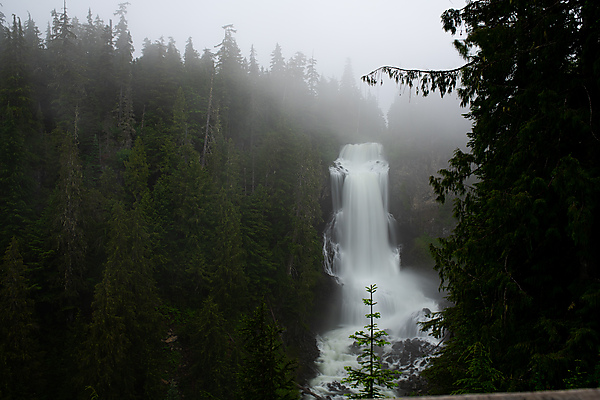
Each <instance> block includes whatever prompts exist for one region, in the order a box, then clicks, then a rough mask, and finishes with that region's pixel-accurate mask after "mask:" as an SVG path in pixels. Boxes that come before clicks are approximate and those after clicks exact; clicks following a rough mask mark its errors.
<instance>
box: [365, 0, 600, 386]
mask: <svg viewBox="0 0 600 400" xmlns="http://www.w3.org/2000/svg"><path fill="white" fill-rule="evenodd" d="M441 19H442V25H443V28H444V30H446V31H448V32H450V33H451V34H456V35H458V38H457V39H456V40H455V47H456V49H457V50H458V52H459V53H460V55H461V56H462V57H463V58H464V60H465V64H464V65H463V66H461V67H458V68H456V69H454V70H445V71H423V70H407V69H401V68H397V67H383V68H380V69H378V70H375V71H373V73H370V74H368V75H367V76H365V77H364V79H365V80H366V81H367V82H369V83H372V84H373V83H378V82H379V81H381V80H382V79H384V78H385V79H387V78H391V79H392V80H394V81H395V82H397V83H399V84H401V85H407V86H409V87H411V88H413V89H415V90H416V91H417V92H419V93H422V94H424V95H427V94H429V93H431V92H439V93H440V94H441V95H442V96H444V95H446V94H448V93H450V92H453V91H454V90H456V91H457V92H458V95H459V97H460V99H461V101H462V103H463V105H464V106H465V107H469V112H468V114H467V117H468V118H469V119H470V120H471V121H472V122H473V126H472V130H471V132H469V133H468V134H467V136H468V139H469V140H468V143H467V149H466V150H463V149H458V150H456V151H455V152H454V155H453V156H452V158H451V159H450V161H449V163H450V164H449V167H448V168H443V169H441V170H440V171H439V173H438V174H436V175H434V176H432V177H431V179H430V183H431V185H432V187H433V189H434V192H435V194H436V196H437V200H439V201H440V202H442V203H444V202H449V203H452V207H453V214H454V216H455V218H456V223H457V224H456V226H455V227H454V229H453V231H452V232H451V234H450V235H449V236H447V237H443V238H441V239H439V241H437V242H435V243H432V245H431V247H430V248H431V251H432V254H433V256H434V259H435V268H436V269H437V271H438V272H439V275H440V278H441V280H442V285H441V287H442V289H444V290H445V291H446V293H447V299H448V300H449V301H450V307H447V308H445V309H444V310H443V311H441V312H439V313H437V314H436V315H435V317H434V318H433V319H432V320H431V321H430V322H429V323H426V324H425V326H424V327H425V328H426V329H429V330H431V331H432V332H433V334H435V335H437V336H438V337H440V338H443V342H444V346H443V347H442V348H441V349H440V352H439V354H438V355H437V357H435V358H434V359H433V360H432V363H431V365H430V366H429V368H428V369H427V370H426V371H425V373H424V375H425V376H426V377H427V378H428V380H429V383H430V388H429V390H430V392H431V393H472V392H478V393H482V392H483V393H487V392H496V391H534V390H554V389H572V388H581V387H587V388H589V387H599V386H600V266H599V260H600V253H599V249H600V246H599V245H598V243H599V242H600V213H599V209H598V206H599V205H600V118H599V114H600V113H599V112H598V111H599V109H600V3H599V2H597V1H585V0H583V1H579V0H564V1H555V0H535V1H529V0H528V1H522V0H510V1H503V0H481V1H475V0H473V1H467V2H466V5H465V6H464V7H463V8H460V9H449V10H447V11H445V12H444V13H443V14H442V17H441Z"/></svg>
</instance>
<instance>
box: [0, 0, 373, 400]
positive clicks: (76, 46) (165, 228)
mask: <svg viewBox="0 0 600 400" xmlns="http://www.w3.org/2000/svg"><path fill="white" fill-rule="evenodd" d="M127 6H128V3H122V4H119V5H118V9H117V11H116V13H115V15H116V19H115V25H113V24H112V23H110V22H108V23H105V22H104V21H103V20H102V19H101V18H100V17H99V16H94V14H93V13H92V11H91V10H90V11H89V12H88V14H87V17H85V16H84V18H81V19H78V18H74V17H72V16H71V15H70V14H69V12H68V10H67V9H63V8H61V9H60V11H58V12H57V11H54V12H52V13H51V15H50V17H51V21H50V24H49V28H48V31H47V35H46V37H45V39H41V35H40V33H39V30H38V29H37V27H36V25H35V23H34V21H33V20H32V19H31V18H29V19H28V20H27V22H26V23H25V25H24V27H23V26H22V25H21V22H20V20H19V19H18V17H15V18H13V19H12V21H5V20H4V19H0V25H1V29H0V186H1V188H2V190H0V245H2V248H3V249H6V248H8V247H9V244H10V243H11V239H12V237H13V236H16V237H17V238H20V239H21V240H22V243H21V244H22V245H21V246H20V254H21V255H22V259H24V260H25V261H24V264H26V265H28V266H29V267H30V268H29V269H28V268H25V267H23V264H22V263H20V261H17V262H16V264H14V265H17V267H15V268H16V269H15V268H13V269H11V271H13V272H14V271H17V272H16V274H17V275H19V276H21V277H22V279H21V278H19V279H17V281H18V284H16V283H15V286H14V287H13V286H10V287H11V288H13V289H14V288H18V290H17V292H18V293H19V296H20V297H19V299H20V300H19V301H20V304H21V305H22V308H23V310H25V311H23V313H22V314H21V316H20V317H19V318H22V319H20V320H18V321H17V319H18V318H17V317H16V316H14V315H13V317H14V318H16V319H15V322H14V326H15V327H17V328H18V329H17V328H15V332H18V333H19V335H21V337H22V340H23V343H25V342H27V343H28V346H29V344H30V346H29V347H28V348H27V349H26V350H23V349H24V346H21V347H19V349H21V350H23V351H22V355H23V354H25V355H23V359H22V360H21V359H19V360H20V361H18V362H17V361H15V360H16V359H15V356H14V354H16V353H18V352H19V351H21V350H19V349H16V348H15V349H12V350H11V349H9V348H8V347H6V346H5V347H3V348H2V350H1V351H0V359H2V360H8V361H6V364H2V366H1V368H3V369H2V371H3V377H2V379H3V380H2V382H3V385H4V384H5V383H6V385H4V386H2V390H3V392H2V394H1V395H0V397H3V398H4V397H7V396H9V395H8V394H6V393H8V392H5V391H4V390H6V391H11V393H13V392H14V390H17V388H22V387H25V386H27V390H28V391H23V392H22V394H24V395H26V396H25V397H27V398H35V396H36V394H37V393H42V394H43V396H44V397H45V398H52V399H63V398H68V399H71V398H75V397H81V398H88V397H91V398H94V397H97V398H101V399H110V398H119V399H121V398H144V399H163V398H177V397H178V396H179V397H180V398H183V397H185V398H194V396H195V397H198V398H206V397H213V398H231V397H234V396H235V395H236V394H237V390H238V388H239V385H238V384H237V378H238V376H239V375H238V373H239V372H240V371H241V370H242V367H241V366H240V354H241V352H242V342H243V340H242V339H240V336H239V335H238V333H239V332H238V331H237V330H236V328H237V327H238V326H239V325H240V323H241V321H242V320H243V319H244V318H245V317H246V316H248V315H249V314H250V313H252V310H254V309H255V307H257V306H258V305H260V304H261V303H262V302H263V300H264V301H265V302H266V303H267V304H270V305H271V307H270V314H269V318H270V319H272V320H273V321H278V324H279V325H278V326H280V327H281V329H282V330H283V332H280V328H279V327H277V328H275V327H274V326H275V325H277V324H275V323H273V325H272V326H271V325H270V324H267V323H266V321H264V320H263V322H260V323H262V324H263V326H262V327H260V329H259V333H260V332H262V334H264V335H267V336H269V337H270V339H269V340H270V343H271V345H272V347H271V348H270V350H269V351H270V352H271V353H272V355H273V356H274V357H275V358H274V359H273V360H279V361H277V362H276V363H275V364H277V363H279V364H277V366H276V369H275V370H274V371H275V372H274V374H275V376H274V377H273V379H275V381H277V382H279V383H277V384H276V385H279V386H278V387H279V389H275V392H277V394H278V395H281V396H283V397H296V388H295V387H294V386H290V385H289V383H290V382H291V381H290V380H289V379H291V377H295V374H296V373H298V371H299V370H300V368H302V369H303V370H304V371H306V370H308V369H309V368H308V366H309V365H310V363H311V362H312V361H313V359H312V358H311V357H312V356H313V355H314V353H315V352H316V349H314V348H312V347H311V346H314V340H313V339H314V338H313V337H312V335H313V334H312V333H311V326H310V324H311V316H312V313H313V298H314V291H315V290H316V289H315V288H316V287H317V285H318V283H319V282H320V278H321V276H322V273H321V269H320V263H321V258H322V256H321V246H320V236H319V232H318V230H319V228H320V224H321V222H322V221H321V220H322V215H321V201H322V200H323V199H322V192H323V187H324V185H325V184H326V180H325V176H326V174H325V173H324V172H325V171H324V167H323V165H328V164H329V162H330V161H331V160H330V157H329V155H330V154H333V153H335V152H336V151H337V149H338V145H339V143H338V140H337V139H336V138H334V137H332V136H331V135H328V134H329V133H331V132H333V131H337V130H338V129H337V128H336V125H341V123H340V122H339V121H335V119H334V118H332V119H329V118H326V115H325V113H324V112H323V111H322V110H321V109H322V108H324V107H325V106H326V105H327V104H329V102H332V103H336V102H337V101H338V100H339V99H340V97H342V96H343V97H345V98H348V96H349V94H348V93H347V92H344V93H342V92H341V91H340V90H339V87H338V86H337V85H336V84H331V85H323V86H320V84H321V78H320V77H319V74H318V71H317V69H316V68H315V66H316V60H314V59H313V60H310V61H307V60H306V56H305V55H303V54H302V53H296V54H295V55H294V56H293V57H292V58H291V59H290V61H289V62H285V58H283V50H282V49H281V48H279V53H280V57H281V59H279V60H278V64H279V65H278V68H277V72H276V73H275V71H273V73H271V72H269V71H268V70H266V69H265V68H263V67H261V66H259V65H258V63H257V61H256V54H254V53H253V55H251V59H250V62H249V63H248V62H246V60H245V58H244V56H243V55H242V51H241V50H240V48H239V47H238V45H237V43H236V40H235V29H234V28H233V27H232V26H225V27H224V38H223V41H222V43H221V44H220V45H218V46H217V48H216V49H215V50H214V53H213V52H211V51H210V50H205V51H204V52H203V53H202V55H200V54H198V52H196V50H195V49H194V47H193V43H192V41H191V39H190V40H189V41H188V44H187V45H186V48H185V53H184V60H182V57H181V54H180V53H179V50H178V49H177V46H176V43H175V42H174V41H173V40H172V39H171V40H163V39H158V40H154V41H152V40H147V41H145V42H144V45H143V48H142V52H141V56H139V57H138V58H136V59H134V49H133V42H132V37H131V34H130V32H129V28H128V25H127V19H126V16H127ZM309 70H310V74H309V75H310V76H307V72H308V71H309ZM281 83H283V84H285V85H282V84H281ZM324 87H327V95H324V94H323V95H322V96H321V93H320V91H321V89H322V88H324ZM271 89H273V90H271ZM271 91H276V92H277V94H278V98H276V99H275V98H273V96H271V93H270V92H271ZM354 95H356V96H358V97H359V99H358V100H357V101H358V103H360V102H361V101H364V99H362V97H361V95H360V93H354V94H353V96H354ZM318 101H322V103H319V104H318ZM350 103H352V104H353V105H356V104H358V103H357V102H353V101H350ZM346 112H347V110H346ZM339 114H340V115H342V116H343V115H344V112H343V111H340V113H339ZM373 115H375V117H374V118H373V120H377V123H373V125H378V126H379V124H380V123H382V122H383V119H382V118H379V117H380V116H379V115H377V114H376V113H374V114H373ZM378 118H379V119H378ZM368 130H371V129H370V128H368V127H366V126H365V127H364V131H368ZM374 130H375V129H374ZM11 246H12V245H11ZM15 249H16V247H14V246H12V247H10V250H11V251H16V250H15ZM11 254H12V253H11ZM14 259H15V260H20V258H19V257H16V258H14ZM11 265H12V264H11ZM7 268H8V267H7ZM11 268H12V267H11ZM27 282H31V283H27ZM3 285H4V283H3ZM23 285H25V287H23ZM8 287H9V285H8V284H7V285H6V286H3V287H2V290H3V294H4V293H6V290H4V289H5V288H8ZM31 288H35V289H36V290H30V289H31ZM11 290H12V289H11ZM15 290H16V289H15ZM17 292H15V293H17ZM11 293H12V292H11ZM4 299H5V298H3V301H4ZM161 305H162V306H161ZM5 310H9V308H3V309H2V312H4V311H5ZM158 310H162V311H164V310H168V312H167V311H165V312H164V313H163V314H160V313H159V311H158ZM165 316H168V317H170V318H164V317H165ZM13 317H11V318H13ZM263 317H264V316H263ZM3 318H4V316H3ZM6 318H8V317H6ZM4 326H5V327H6V326H7V325H6V324H5V325H4ZM167 333H168V335H167ZM177 335H179V337H180V339H176V337H177ZM248 335H249V336H247V337H246V336H245V338H247V339H248V340H250V341H252V340H257V339H256V337H255V338H254V339H252V335H251V334H250V333H249V331H248ZM5 337H8V336H6V335H5ZM11 337H12V336H11ZM165 337H167V338H168V340H169V342H168V343H166V342H161V339H163V340H165V341H166V340H167V339H165ZM282 342H283V343H285V346H286V347H285V349H284V348H283V346H282V345H281V343H282ZM2 343H3V346H4V342H2ZM15 343H17V342H15ZM19 346H20V345H19ZM9 347H10V346H9ZM307 347H311V348H312V349H313V350H315V351H312V352H307V351H304V349H306V348H307ZM250 353H251V352H249V353H248V354H247V355H248V358H247V361H248V362H250V361H249V360H250V359H252V357H254V356H252V355H251V354H250ZM284 355H286V356H292V357H297V358H298V359H299V360H300V362H301V365H300V366H299V368H296V366H294V367H293V368H289V365H288V364H287V362H286V361H284ZM278 357H279V358H278ZM25 360H26V361H25ZM30 361H31V362H30ZM17 364H18V365H17ZM8 365H10V366H11V367H10V372H6V371H7V369H6V368H9V367H8ZM12 365H17V367H18V369H19V368H20V369H21V370H22V371H24V373H22V374H19V376H16V375H15V374H14V372H13V368H12ZM4 372H6V373H5V374H4ZM298 374H299V373H298ZM5 378H6V379H5ZM27 378H29V379H30V380H35V384H34V383H31V384H26V382H25V381H24V380H25V379H27ZM262 378H265V379H267V378H269V377H268V376H267V377H264V376H263V377H261V379H262ZM304 379H306V377H305V376H304ZM9 380H10V382H9ZM11 385H12V386H11ZM245 385H247V387H249V386H248V385H251V382H248V381H246V383H245ZM9 386H10V388H9ZM254 387H256V386H254ZM38 389H39V390H38ZM15 393H16V392H15ZM9 398H10V397H9Z"/></svg>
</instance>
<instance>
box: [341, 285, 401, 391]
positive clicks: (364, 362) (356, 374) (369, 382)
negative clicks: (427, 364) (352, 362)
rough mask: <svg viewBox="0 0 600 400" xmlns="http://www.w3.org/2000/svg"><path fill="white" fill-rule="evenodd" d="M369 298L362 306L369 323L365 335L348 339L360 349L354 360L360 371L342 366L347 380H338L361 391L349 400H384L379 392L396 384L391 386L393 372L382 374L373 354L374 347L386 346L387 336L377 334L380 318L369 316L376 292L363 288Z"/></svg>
mask: <svg viewBox="0 0 600 400" xmlns="http://www.w3.org/2000/svg"><path fill="white" fill-rule="evenodd" d="M366 289H367V292H369V294H370V297H369V298H367V299H363V303H365V305H367V306H369V313H368V314H366V315H365V316H366V317H367V318H368V319H369V324H368V325H365V329H366V332H365V331H356V332H355V333H354V334H353V335H350V336H349V337H350V338H351V339H354V340H355V341H356V343H357V344H358V346H359V347H361V348H363V350H362V352H361V354H360V355H359V356H358V363H359V365H360V367H359V368H358V369H354V368H352V367H349V366H346V367H344V369H345V370H346V371H347V372H348V376H347V377H346V378H344V379H342V383H349V384H350V386H351V387H353V388H357V387H359V386H360V387H361V389H360V392H359V393H351V394H349V396H350V398H353V399H374V398H379V397H384V396H383V394H382V393H381V389H382V388H384V387H385V388H388V389H392V388H394V387H395V386H397V384H396V383H395V382H393V379H394V378H395V377H396V374H395V372H393V371H390V370H384V369H383V368H382V366H381V358H380V357H379V356H378V355H377V354H376V353H375V347H376V346H378V347H383V346H384V345H386V344H390V343H389V342H387V341H386V340H385V339H384V338H385V337H386V336H387V333H386V332H385V331H384V330H379V328H378V327H377V323H376V322H375V320H376V319H377V318H380V317H381V314H380V313H379V312H373V306H375V304H377V302H375V301H373V293H375V292H376V291H377V285H370V286H367V287H366Z"/></svg>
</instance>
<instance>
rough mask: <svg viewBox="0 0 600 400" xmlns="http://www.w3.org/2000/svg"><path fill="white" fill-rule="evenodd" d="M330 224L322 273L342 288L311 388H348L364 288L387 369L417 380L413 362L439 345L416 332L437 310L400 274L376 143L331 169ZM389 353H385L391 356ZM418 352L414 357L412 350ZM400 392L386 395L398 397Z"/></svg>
mask: <svg viewBox="0 0 600 400" xmlns="http://www.w3.org/2000/svg"><path fill="white" fill-rule="evenodd" d="M329 170H330V174H331V191H332V199H333V216H332V219H331V221H330V223H329V226H328V228H327V230H326V232H325V235H324V249H323V251H324V255H325V271H326V272H327V273H328V274H329V275H331V276H333V277H335V279H336V281H337V282H338V284H339V285H340V292H341V297H342V298H341V301H340V309H339V310H337V311H336V313H335V314H337V315H338V316H339V325H338V326H337V327H336V328H334V329H333V330H330V331H328V332H325V333H324V334H322V335H321V336H320V337H318V346H319V350H320V356H319V359H318V360H317V367H318V369H319V374H318V375H317V376H316V377H315V378H314V379H313V380H312V381H311V382H310V387H311V390H313V391H314V392H315V393H317V394H318V395H319V396H323V397H326V396H330V397H331V398H334V399H335V398H343V395H344V393H347V392H348V390H349V385H348V384H345V385H343V384H341V383H340V381H341V380H342V379H343V378H344V377H345V376H346V371H345V370H344V367H345V366H352V367H354V368H357V367H358V362H357V359H356V356H357V354H358V352H359V351H360V350H359V349H356V348H355V347H353V341H352V339H349V338H348V336H349V335H351V334H353V333H354V332H355V331H357V330H363V329H364V326H365V325H367V323H368V321H367V319H366V318H365V314H367V313H368V312H369V310H368V308H367V306H365V304H364V303H363V301H362V299H363V298H366V297H368V293H367V292H366V290H365V287H366V286H369V285H371V284H376V285H377V288H378V289H377V292H376V293H375V294H374V298H373V300H374V301H376V302H377V305H376V306H375V309H374V311H379V312H380V313H381V318H380V319H379V320H378V321H377V323H378V327H379V328H380V329H384V330H385V331H386V332H387V333H388V335H389V337H388V341H389V342H391V344H390V345H389V346H386V348H384V349H383V350H382V352H381V354H380V355H381V357H382V360H383V361H384V366H385V367H387V368H390V369H395V370H397V371H399V372H402V371H404V374H401V375H400V378H399V379H400V380H401V379H406V376H407V372H406V371H410V373H413V374H414V373H417V374H418V372H419V370H420V368H422V366H423V365H424V359H422V358H420V357H419V356H418V355H419V354H421V353H423V354H425V353H427V350H429V351H431V349H432V348H433V347H435V345H436V344H437V342H436V340H435V339H433V338H431V337H429V336H427V334H425V333H423V332H420V331H419V329H418V322H419V321H423V320H425V319H426V318H427V315H428V314H429V312H430V311H437V310H438V307H439V305H438V304H437V302H436V301H435V300H433V299H431V298H428V297H427V296H426V295H425V294H424V291H423V289H422V287H423V282H422V278H421V277H420V276H419V275H416V274H415V273H413V272H411V271H409V270H405V269H403V268H401V264H400V246H399V244H398V243H397V241H396V235H395V231H396V228H395V220H394V218H393V216H392V215H391V214H390V213H389V212H388V171H389V165H388V162H387V161H386V160H385V158H384V157H383V148H382V145H381V144H379V143H363V144H349V145H346V146H344V147H343V148H342V150H341V152H340V155H339V158H338V159H337V160H336V161H335V162H334V165H333V166H331V167H330V168H329ZM388 347H389V348H388ZM415 349H416V350H415ZM397 394H398V392H396V393H394V392H387V393H386V395H389V396H390V397H391V396H395V395H397Z"/></svg>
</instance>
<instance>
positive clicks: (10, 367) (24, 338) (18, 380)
mask: <svg viewBox="0 0 600 400" xmlns="http://www.w3.org/2000/svg"><path fill="white" fill-rule="evenodd" d="M26 273H27V267H26V266H25V265H24V263H23V257H22V256H21V253H20V251H19V244H18V241H17V239H16V238H14V237H13V239H12V241H11V243H10V244H9V246H8V248H7V249H6V252H5V253H4V257H3V259H2V265H1V269H0V397H1V398H3V399H35V398H38V397H37V396H39V395H40V393H36V389H39V386H40V385H39V383H40V382H39V380H40V376H39V374H38V372H39V365H40V361H41V360H40V354H39V353H38V350H39V349H38V341H37V339H36V337H35V331H36V324H35V322H34V303H33V300H32V299H31V297H30V294H29V292H30V290H31V286H30V284H29V280H28V279H27V276H26Z"/></svg>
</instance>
